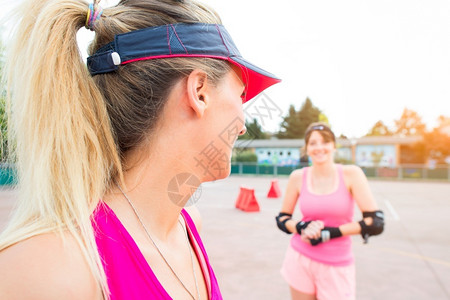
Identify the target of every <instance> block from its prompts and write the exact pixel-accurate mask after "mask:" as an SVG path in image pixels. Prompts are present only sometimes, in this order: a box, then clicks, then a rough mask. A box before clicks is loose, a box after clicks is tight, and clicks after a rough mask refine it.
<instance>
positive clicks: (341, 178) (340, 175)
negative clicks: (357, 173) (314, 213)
mask: <svg viewBox="0 0 450 300" xmlns="http://www.w3.org/2000/svg"><path fill="white" fill-rule="evenodd" d="M336 167H337V171H338V178H339V186H338V190H340V189H342V188H343V189H344V190H345V191H347V187H346V186H345V181H344V168H343V166H342V164H336Z"/></svg>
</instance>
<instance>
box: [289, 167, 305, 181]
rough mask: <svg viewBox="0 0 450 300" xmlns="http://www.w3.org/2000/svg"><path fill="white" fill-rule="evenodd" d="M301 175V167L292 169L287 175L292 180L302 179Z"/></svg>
mask: <svg viewBox="0 0 450 300" xmlns="http://www.w3.org/2000/svg"><path fill="white" fill-rule="evenodd" d="M302 177H303V168H301V169H296V170H294V171H292V172H291V175H290V176H289V178H292V179H293V180H300V179H302Z"/></svg>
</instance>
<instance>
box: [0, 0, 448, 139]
mask: <svg viewBox="0 0 450 300" xmlns="http://www.w3.org/2000/svg"><path fill="white" fill-rule="evenodd" d="M3 1H4V0H2V2H3ZM8 2H9V3H10V1H8ZM113 2H114V1H109V3H113ZM204 2H205V3H208V4H209V5H210V6H211V7H213V8H214V9H216V10H217V11H218V12H219V14H220V16H221V17H222V21H223V23H224V25H225V27H226V28H227V30H228V31H229V32H230V34H231V36H232V37H233V39H234V41H235V43H236V44H237V46H238V48H239V49H240V51H241V53H242V55H243V56H244V57H245V58H246V59H248V60H249V61H251V62H253V63H255V64H256V65H258V66H260V67H262V68H263V69H266V70H267V71H270V72H272V73H274V74H276V75H277V76H279V77H280V78H281V79H282V80H283V82H282V83H280V84H278V85H276V86H274V87H271V88H269V89H268V90H267V91H266V95H267V97H268V98H269V99H270V101H272V102H273V103H274V104H276V106H277V108H279V111H278V115H279V114H282V115H284V114H286V113H287V111H288V108H289V105H290V104H294V105H295V107H296V108H297V109H298V108H300V106H301V104H302V103H303V101H304V100H305V99H306V97H309V98H310V99H311V100H312V102H313V104H315V105H316V106H317V107H319V108H320V109H321V110H322V111H323V112H324V113H325V114H326V116H327V117H328V118H329V121H330V124H331V125H332V127H333V129H334V131H335V132H336V133H337V134H338V135H339V134H341V133H343V134H345V135H347V136H349V137H358V136H361V135H364V134H365V133H367V131H368V130H369V129H370V128H371V126H372V125H373V124H374V123H375V122H376V121H377V120H382V121H383V122H385V123H386V124H387V125H390V126H393V120H394V119H398V118H399V117H400V115H401V113H402V111H403V109H404V108H405V107H408V108H410V109H413V110H415V111H417V112H418V113H419V115H420V116H422V119H423V120H424V121H425V122H426V123H427V124H428V126H429V128H430V127H431V126H434V125H435V121H436V119H437V117H438V116H439V115H441V114H442V115H446V116H448V117H450V1H447V0H377V1H374V0H370V1H369V0H344V1H341V0H340V1H336V0H324V1H311V0H308V1H304V0H300V1H294V0H278V1H267V0H258V1H257V0H245V1H243V0H239V1H238V0H227V1H223V0H220V1H219V0H209V1H204ZM102 3H103V5H104V6H107V2H106V1H103V2H102ZM2 7H4V5H3V3H2ZM3 11H5V10H3ZM81 36H82V39H83V40H86V39H88V38H86V34H83V35H81ZM265 101H266V102H268V99H267V98H265ZM257 104H262V100H261V99H256V101H255V102H254V103H250V104H249V105H257ZM260 121H262V122H263V123H264V126H263V128H264V129H265V130H271V131H273V130H277V129H278V126H279V124H280V122H281V117H277V116H275V115H272V116H271V118H270V119H269V118H268V117H265V118H264V120H260Z"/></svg>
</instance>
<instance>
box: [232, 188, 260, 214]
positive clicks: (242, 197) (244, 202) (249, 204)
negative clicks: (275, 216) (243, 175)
mask: <svg viewBox="0 0 450 300" xmlns="http://www.w3.org/2000/svg"><path fill="white" fill-rule="evenodd" d="M235 206H236V208H239V209H240V210H243V211H245V212H254V211H259V210H260V209H259V204H258V201H257V200H256V197H255V190H254V189H249V188H245V187H242V186H241V188H240V191H239V196H238V198H237V200H236V204H235Z"/></svg>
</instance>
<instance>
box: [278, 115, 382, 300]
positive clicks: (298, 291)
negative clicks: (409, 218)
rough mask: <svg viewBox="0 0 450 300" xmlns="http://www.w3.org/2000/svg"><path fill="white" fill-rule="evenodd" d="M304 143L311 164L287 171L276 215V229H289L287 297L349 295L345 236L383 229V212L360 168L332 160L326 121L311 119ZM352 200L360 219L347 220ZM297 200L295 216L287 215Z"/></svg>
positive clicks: (351, 272)
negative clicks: (313, 121)
mask: <svg viewBox="0 0 450 300" xmlns="http://www.w3.org/2000/svg"><path fill="white" fill-rule="evenodd" d="M305 148H306V153H307V155H308V156H309V157H310V158H311V162H312V166H311V167H306V168H302V169H299V170H295V171H294V172H292V173H291V175H290V177H289V182H288V186H287V189H286V194H285V197H284V201H283V206H282V208H281V212H280V214H279V215H278V216H277V217H276V221H277V226H278V228H279V229H280V230H282V231H284V232H286V233H288V234H291V233H294V236H293V237H292V239H291V243H290V245H289V248H288V250H287V253H286V257H285V260H284V263H283V267H282V269H281V274H282V275H283V277H284V278H285V280H286V281H287V283H288V284H289V286H290V289H291V295H292V299H293V300H313V299H319V300H326V299H328V300H341V299H342V300H344V299H355V266H354V259H353V253H352V249H351V239H350V235H354V234H361V235H362V236H363V238H364V239H365V241H366V242H367V239H368V237H369V236H371V235H377V234H380V233H381V232H382V231H383V226H384V216H383V213H382V211H380V210H378V207H377V204H376V202H375V200H374V198H373V195H372V193H371V191H370V188H369V185H368V182H367V179H366V177H365V175H364V173H363V171H362V170H361V169H360V168H359V167H357V166H353V165H346V166H343V165H339V164H335V163H334V161H333V157H334V152H335V150H336V139H335V136H334V133H333V132H332V131H331V129H330V128H329V127H328V125H326V124H324V123H313V124H311V125H310V126H309V127H308V128H307V130H306V133H305ZM355 202H356V204H357V205H358V207H359V209H360V210H361V212H362V214H363V220H361V221H360V222H353V210H354V204H355ZM297 203H298V205H299V208H300V212H301V215H302V218H301V220H293V219H292V214H293V212H294V209H295V207H296V205H297Z"/></svg>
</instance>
